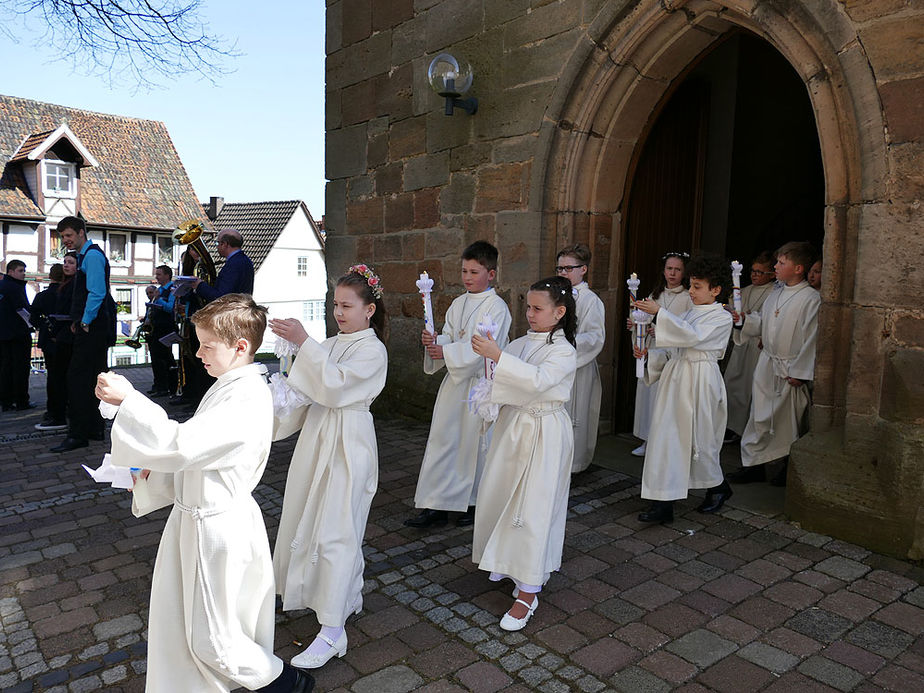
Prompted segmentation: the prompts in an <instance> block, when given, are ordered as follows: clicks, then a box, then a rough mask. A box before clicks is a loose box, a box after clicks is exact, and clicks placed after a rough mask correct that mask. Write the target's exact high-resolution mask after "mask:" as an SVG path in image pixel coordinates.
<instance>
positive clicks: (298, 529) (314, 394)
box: [270, 265, 388, 669]
mask: <svg viewBox="0 0 924 693" xmlns="http://www.w3.org/2000/svg"><path fill="white" fill-rule="evenodd" d="M333 308H334V319H335V320H336V321H337V325H338V327H339V328H340V332H339V334H337V335H336V336H335V337H331V338H329V339H326V340H325V341H323V342H321V343H320V344H319V343H318V342H316V341H314V340H313V339H312V338H311V337H309V336H308V334H307V332H306V331H305V329H304V327H302V324H301V323H300V322H299V321H298V320H295V319H288V320H271V321H270V329H272V331H273V333H274V334H276V335H277V336H279V337H282V338H283V339H286V340H288V341H290V342H293V343H295V344H298V345H300V348H299V351H298V356H297V357H296V359H295V363H294V364H293V366H292V368H291V369H290V371H289V376H288V380H287V383H288V385H289V386H290V387H292V388H293V389H294V390H296V391H297V392H299V393H302V394H303V395H305V396H307V398H308V400H309V401H308V402H306V403H305V405H303V406H299V407H297V408H295V410H294V411H293V412H292V413H289V414H286V415H285V416H283V417H279V416H277V419H276V431H275V439H276V440H280V439H282V438H286V437H288V436H289V435H291V434H292V433H293V432H295V431H297V430H299V429H301V433H300V434H299V437H298V443H297V444H296V446H295V451H294V452H293V454H292V462H291V464H290V465H289V474H288V477H287V478H286V490H285V497H284V499H283V503H282V517H281V518H280V520H279V532H278V534H277V536H276V548H275V551H274V553H273V568H274V569H275V572H276V585H277V591H278V592H279V594H281V595H282V608H283V609H285V610H286V611H292V610H297V609H309V608H310V609H313V610H314V612H315V615H316V616H317V619H318V622H319V623H320V625H321V630H320V632H319V633H318V635H317V636H316V637H315V638H314V641H313V642H312V643H311V644H310V645H309V646H308V648H306V649H305V650H304V651H303V652H301V653H299V654H298V655H296V656H295V657H294V658H293V659H292V665H293V666H296V667H299V668H302V669H314V668H317V667H320V666H322V665H324V664H325V663H326V662H327V661H328V660H330V659H331V658H332V657H333V656H334V655H337V656H338V657H342V656H343V655H344V653H345V652H346V649H347V634H346V629H345V628H344V624H345V623H346V619H347V617H348V616H349V615H350V614H351V613H354V612H355V613H359V611H360V609H361V608H362V588H363V567H364V565H365V562H364V560H363V552H362V543H363V534H364V533H365V531H366V521H367V519H368V517H369V508H370V506H371V505H372V499H373V496H375V492H376V489H377V487H378V475H379V469H378V448H377V446H376V439H375V428H374V426H373V421H372V415H371V414H370V413H369V405H370V404H372V401H373V400H374V399H375V398H376V397H377V396H378V395H379V393H380V392H381V391H382V388H383V387H385V375H386V370H387V367H388V354H387V352H386V350H385V345H384V344H383V343H382V342H381V340H380V335H382V336H383V335H384V331H385V319H386V314H385V306H384V304H383V302H382V287H381V282H380V281H379V278H378V277H377V276H376V275H375V273H374V272H373V271H372V270H371V268H369V267H367V266H366V265H354V266H353V267H350V270H349V272H348V273H347V274H346V275H345V276H343V277H341V278H340V279H339V280H338V281H337V285H336V288H335V289H334V304H333Z"/></svg>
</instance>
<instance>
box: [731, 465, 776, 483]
mask: <svg viewBox="0 0 924 693" xmlns="http://www.w3.org/2000/svg"><path fill="white" fill-rule="evenodd" d="M727 478H728V480H729V481H730V482H732V483H733V484H753V483H754V482H756V481H766V480H767V471H766V469H764V465H762V464H757V465H754V466H753V467H742V468H741V469H739V470H738V471H737V472H732V473H731V474H729V475H728V477H727Z"/></svg>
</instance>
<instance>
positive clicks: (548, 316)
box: [472, 277, 577, 630]
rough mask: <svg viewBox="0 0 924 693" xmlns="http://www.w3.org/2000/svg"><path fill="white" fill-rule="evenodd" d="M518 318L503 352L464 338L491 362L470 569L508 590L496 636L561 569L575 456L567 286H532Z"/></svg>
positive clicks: (520, 622)
mask: <svg viewBox="0 0 924 693" xmlns="http://www.w3.org/2000/svg"><path fill="white" fill-rule="evenodd" d="M526 319H527V321H528V322H529V326H530V331H529V332H528V333H527V334H526V336H524V337H520V338H519V339H516V340H514V341H513V342H511V343H510V345H509V346H507V347H506V348H505V349H504V350H503V351H501V349H500V347H499V346H498V344H497V343H496V342H495V341H494V340H493V339H486V338H483V337H481V336H478V335H476V336H474V337H472V348H473V349H474V350H475V352H476V353H477V354H479V355H480V356H484V357H486V358H489V359H493V360H494V361H496V362H497V368H496V370H495V373H494V383H493V389H492V394H491V400H492V401H493V402H495V403H496V404H500V405H502V406H501V408H500V412H499V414H498V417H497V423H496V424H495V429H494V437H493V438H492V440H491V447H490V449H489V450H488V459H487V462H486V464H485V472H484V476H483V477H482V479H481V487H480V488H479V489H478V493H479V496H478V497H479V501H478V512H477V513H476V514H475V534H474V538H473V541H472V560H473V561H474V562H476V563H477V564H478V567H479V568H480V569H482V570H486V571H489V572H490V574H491V575H490V579H491V580H495V581H496V580H501V579H503V578H505V577H509V578H511V579H513V581H514V582H515V583H516V589H515V590H514V598H515V599H516V601H515V602H514V604H513V606H512V607H511V608H510V610H509V611H508V612H507V613H506V614H504V616H503V618H502V619H501V622H500V626H501V628H503V629H504V630H520V629H522V628H523V627H525V626H526V623H527V621H529V618H530V617H531V616H532V615H533V613H534V612H535V610H536V607H537V606H538V604H539V598H538V597H537V593H538V592H539V591H540V590H541V589H542V585H544V584H545V582H546V581H547V580H548V579H549V575H550V574H551V573H552V572H553V571H555V570H558V568H559V567H561V555H562V547H563V545H564V539H565V518H566V515H567V512H568V491H569V489H570V486H571V460H572V455H573V447H574V446H573V433H572V427H571V419H570V418H569V417H568V411H567V409H566V408H565V403H566V402H567V401H568V398H569V397H570V396H571V389H572V386H573V384H574V372H575V368H576V363H577V361H576V357H575V349H574V332H575V325H576V320H575V310H574V297H573V295H572V292H571V283H570V282H569V281H568V280H567V279H565V278H563V277H551V278H549V279H544V280H542V281H539V282H536V283H535V284H533V285H532V286H531V287H530V289H529V292H528V293H527V295H526Z"/></svg>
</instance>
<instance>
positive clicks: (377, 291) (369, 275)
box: [347, 265, 382, 298]
mask: <svg viewBox="0 0 924 693" xmlns="http://www.w3.org/2000/svg"><path fill="white" fill-rule="evenodd" d="M347 272H349V273H350V274H358V275H360V276H361V277H365V278H366V284H368V285H369V288H370V289H372V295H373V296H375V297H376V298H382V280H381V279H379V277H378V275H377V274H376V273H375V272H373V271H372V268H371V267H369V266H368V265H350V269H348V270H347Z"/></svg>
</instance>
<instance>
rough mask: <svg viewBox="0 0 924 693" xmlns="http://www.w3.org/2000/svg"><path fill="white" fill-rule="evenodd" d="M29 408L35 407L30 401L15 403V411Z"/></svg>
mask: <svg viewBox="0 0 924 693" xmlns="http://www.w3.org/2000/svg"><path fill="white" fill-rule="evenodd" d="M29 409H35V405H34V404H32V402H26V403H24V404H23V403H20V404H17V405H16V411H28V410H29Z"/></svg>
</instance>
